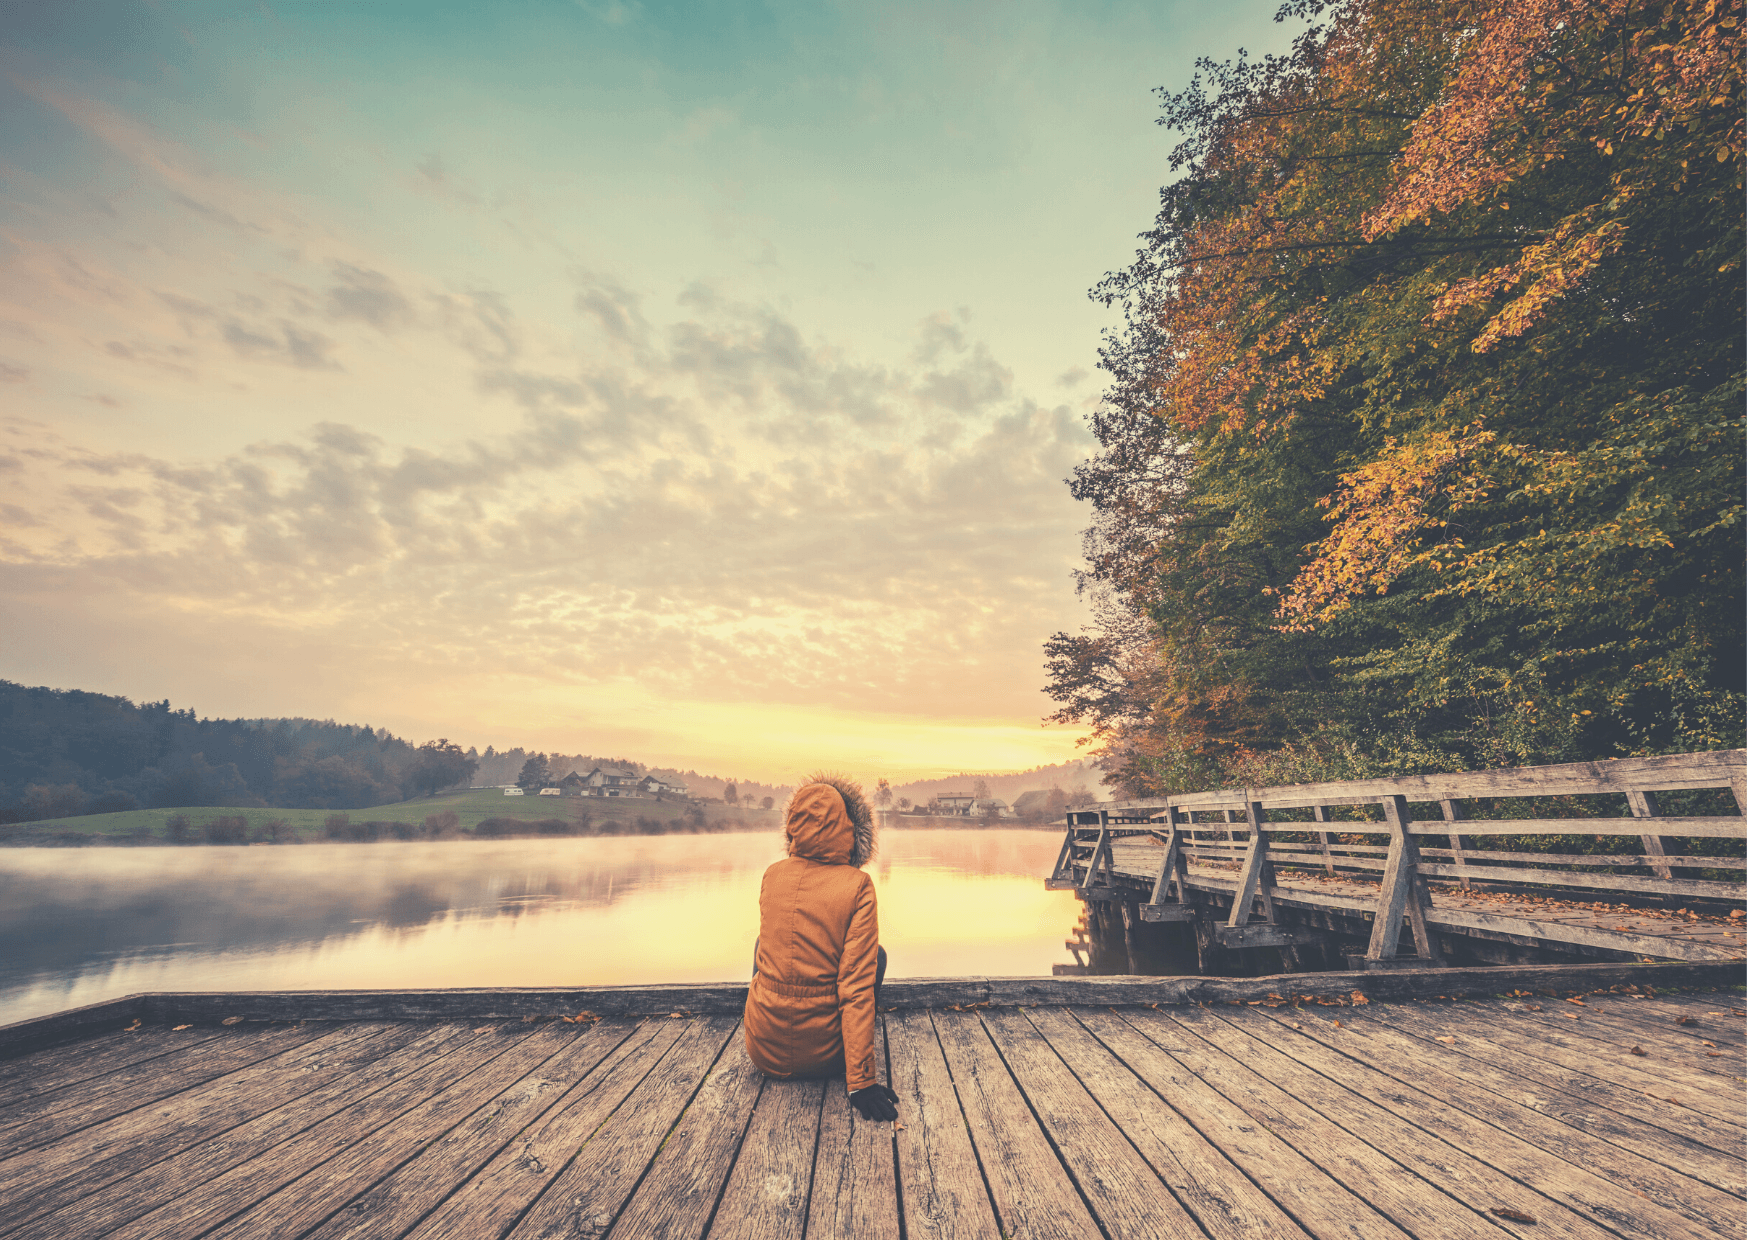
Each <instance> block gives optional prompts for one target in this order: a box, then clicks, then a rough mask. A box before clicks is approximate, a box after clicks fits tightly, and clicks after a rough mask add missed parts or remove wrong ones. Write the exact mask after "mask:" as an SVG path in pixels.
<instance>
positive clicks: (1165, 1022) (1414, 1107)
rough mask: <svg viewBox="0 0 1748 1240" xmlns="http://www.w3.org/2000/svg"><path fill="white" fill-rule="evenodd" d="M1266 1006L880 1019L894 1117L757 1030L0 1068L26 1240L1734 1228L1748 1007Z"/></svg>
mask: <svg viewBox="0 0 1748 1240" xmlns="http://www.w3.org/2000/svg"><path fill="white" fill-rule="evenodd" d="M1271 1003H1272V1001H1271ZM1271 1003H1264V1004H1230V1005H1228V1004H1220V1005H1214V1006H1206V1007H1198V1006H1181V1007H1171V1008H1166V1007H1161V1008H1159V1009H1158V1010H1153V1009H1149V1008H1136V1007H1129V1008H1086V1007H1036V1008H1012V1007H1010V1008H984V1009H972V1010H935V1011H927V1010H911V1011H903V1012H890V1013H886V1014H884V1015H883V1016H882V1018H881V1020H882V1053H883V1054H884V1055H885V1056H886V1058H887V1064H888V1072H889V1077H890V1080H891V1081H892V1082H893V1084H894V1086H895V1088H896V1089H897V1090H898V1092H899V1094H900V1097H901V1103H900V1106H901V1111H902V1116H901V1120H900V1122H899V1123H898V1124H897V1125H882V1124H870V1123H863V1122H861V1121H859V1120H857V1119H856V1118H855V1117H854V1114H853V1112H852V1111H851V1110H850V1109H849V1107H848V1105H847V1103H846V1101H845V1098H844V1094H843V1089H842V1085H841V1084H827V1083H825V1082H818V1081H811V1082H808V1081H804V1082H776V1081H767V1080H764V1079H763V1078H761V1077H760V1075H759V1074H758V1073H757V1072H756V1071H754V1069H753V1068H752V1066H751V1064H750V1063H749V1062H748V1060H747V1058H746V1055H745V1052H744V1050H743V1049H742V1043H741V1039H740V1036H739V1027H738V1021H737V1020H736V1019H735V1018H734V1017H732V1016H698V1017H685V1016H677V1017H670V1018H627V1017H609V1018H607V1019H603V1020H600V1021H598V1022H595V1023H592V1024H570V1023H560V1022H557V1021H537V1022H534V1023H525V1022H522V1021H515V1022H505V1021H501V1020H494V1021H487V1022H484V1023H479V1022H465V1023H456V1022H450V1023H429V1022H410V1021H374V1022H367V1021H353V1022H332V1021H311V1022H306V1023H302V1024H277V1025H268V1024H254V1023H251V1024H242V1025H238V1026H236V1027H235V1028H228V1029H227V1028H222V1027H219V1026H215V1025H205V1026H184V1027H182V1028H180V1029H176V1030H170V1029H163V1028H157V1029H154V1028H146V1029H144V1030H141V1031H139V1032H132V1033H130V1032H121V1033H111V1034H105V1035H103V1036H99V1037H93V1038H90V1039H87V1040H85V1041H82V1042H78V1043H75V1044H73V1045H70V1046H62V1047H58V1048H55V1049H50V1050H44V1051H38V1052H36V1053H33V1054H30V1055H26V1056H23V1057H21V1058H17V1059H13V1060H10V1061H7V1062H5V1063H0V1236H3V1237H5V1238H6V1240H27V1238H41V1240H50V1238H52V1240H76V1238H78V1237H93V1238H95V1237H107V1238H111V1240H119V1238H128V1240H144V1238H146V1237H164V1238H170V1237H174V1238H176V1240H190V1238H192V1237H204V1236H212V1237H233V1236H260V1237H274V1238H275V1240H290V1238H292V1237H306V1236H307V1237H341V1236H346V1237H364V1236H373V1237H385V1238H386V1237H400V1236H416V1237H432V1238H435V1237H467V1238H468V1240H481V1238H491V1237H501V1236H515V1237H537V1236H538V1237H557V1236H611V1237H614V1238H616V1240H617V1238H619V1237H633V1236H660V1237H668V1238H679V1237H694V1236H706V1235H708V1236H711V1237H742V1236H744V1237H758V1238H760V1240H766V1238H769V1237H821V1238H823V1237H835V1236H856V1237H876V1238H878V1237H897V1236H899V1235H901V1234H903V1235H906V1236H908V1237H912V1238H916V1237H935V1236H942V1237H946V1236H953V1237H961V1236H963V1237H990V1238H992V1240H993V1238H994V1237H997V1236H1001V1235H1005V1236H1011V1237H1020V1236H1025V1237H1041V1236H1084V1237H1087V1238H1088V1240H1094V1238H1096V1237H1099V1236H1100V1235H1101V1234H1102V1235H1104V1236H1109V1237H1143V1236H1145V1237H1150V1238H1151V1237H1161V1236H1163V1237H1203V1236H1207V1237H1232V1238H1233V1240H1237V1238H1238V1237H1247V1238H1248V1237H1256V1236H1270V1237H1292V1236H1314V1237H1319V1238H1322V1237H1330V1238H1333V1237H1337V1236H1340V1237H1344V1238H1349V1240H1351V1238H1354V1237H1392V1238H1402V1237H1410V1236H1412V1237H1433V1236H1437V1237H1499V1236H1501V1235H1507V1234H1509V1235H1521V1236H1565V1237H1594V1238H1595V1240H1605V1238H1610V1237H1613V1238H1616V1240H1618V1238H1619V1237H1621V1236H1644V1237H1652V1236H1656V1237H1670V1236H1711V1235H1727V1236H1738V1235H1740V1234H1741V1226H1742V1218H1743V1209H1744V1201H1743V1196H1744V1184H1743V1137H1744V1128H1743V1079H1744V1041H1745V1039H1744V1022H1743V1014H1742V999H1741V998H1740V997H1739V996H1737V995H1735V994H1732V993H1729V992H1712V993H1701V994H1687V995H1663V996H1657V997H1626V996H1623V995H1613V994H1611V995H1607V996H1590V997H1589V998H1588V999H1587V1001H1586V1002H1584V1003H1583V1004H1582V1005H1580V1004H1578V1003H1574V1002H1570V1001H1567V1000H1562V999H1556V998H1534V997H1520V998H1518V999H1514V1000H1482V1001H1464V1002H1449V1003H1439V1002H1426V1003H1389V1004H1386V1003H1381V1002H1375V1003H1370V1004H1367V1005H1365V1006H1310V1005H1307V1006H1305V1007H1302V1008H1301V1007H1295V1006H1292V1005H1290V1004H1286V1003H1280V1004H1274V1005H1271ZM1526 1219H1533V1220H1534V1222H1529V1221H1526ZM901 1220H902V1226H903V1231H902V1233H901V1230H900V1227H901Z"/></svg>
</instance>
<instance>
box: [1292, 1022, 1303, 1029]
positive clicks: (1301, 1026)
mask: <svg viewBox="0 0 1748 1240" xmlns="http://www.w3.org/2000/svg"><path fill="white" fill-rule="evenodd" d="M1304 1027H1305V1026H1304V1025H1301V1024H1300V1023H1299V1022H1298V1021H1294V1022H1293V1028H1295V1029H1303V1028H1304Z"/></svg>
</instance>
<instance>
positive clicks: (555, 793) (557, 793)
mask: <svg viewBox="0 0 1748 1240" xmlns="http://www.w3.org/2000/svg"><path fill="white" fill-rule="evenodd" d="M540 795H541V796H543V797H562V796H563V795H564V789H563V788H542V789H541V790H540Z"/></svg>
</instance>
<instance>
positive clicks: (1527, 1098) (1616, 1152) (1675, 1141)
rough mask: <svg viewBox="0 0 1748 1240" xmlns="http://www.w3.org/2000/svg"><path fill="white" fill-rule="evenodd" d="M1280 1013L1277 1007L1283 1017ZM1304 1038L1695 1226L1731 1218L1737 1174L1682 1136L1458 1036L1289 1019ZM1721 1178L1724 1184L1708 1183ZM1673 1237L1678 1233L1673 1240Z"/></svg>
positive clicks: (1311, 1017)
mask: <svg viewBox="0 0 1748 1240" xmlns="http://www.w3.org/2000/svg"><path fill="white" fill-rule="evenodd" d="M1289 1010H1290V1009H1280V1010H1279V1012H1278V1013H1277V1014H1285V1013H1286V1012H1288V1011H1289ZM1288 1019H1291V1020H1294V1021H1296V1022H1297V1023H1298V1024H1299V1025H1300V1026H1301V1031H1302V1032H1304V1033H1305V1035H1306V1036H1308V1037H1311V1038H1314V1039H1316V1040H1317V1041H1319V1042H1322V1043H1323V1044H1324V1045H1325V1046H1328V1047H1329V1048H1331V1049H1333V1050H1335V1051H1337V1052H1339V1053H1341V1054H1343V1055H1345V1056H1347V1057H1349V1058H1352V1059H1358V1060H1363V1061H1364V1062H1365V1063H1366V1064H1368V1065H1370V1066H1371V1067H1373V1068H1375V1069H1376V1070H1377V1071H1379V1072H1381V1073H1383V1074H1385V1075H1386V1076H1389V1077H1391V1078H1392V1079H1394V1080H1396V1081H1397V1082H1399V1083H1400V1084H1401V1085H1402V1086H1405V1087H1412V1088H1416V1089H1425V1090H1427V1091H1429V1092H1432V1091H1436V1093H1437V1094H1438V1095H1439V1096H1442V1097H1443V1098H1444V1100H1445V1101H1447V1102H1449V1103H1450V1104H1451V1105H1453V1106H1456V1107H1458V1108H1459V1109H1461V1110H1464V1111H1467V1112H1468V1113H1469V1114H1471V1115H1475V1116H1478V1117H1480V1118H1482V1119H1485V1120H1487V1121H1488V1122H1489V1123H1491V1124H1493V1125H1494V1126H1496V1127H1502V1128H1504V1129H1506V1130H1507V1131H1509V1132H1511V1133H1512V1134H1514V1135H1515V1136H1517V1137H1519V1138H1521V1139H1523V1140H1525V1141H1528V1142H1529V1143H1530V1144H1532V1145H1534V1146H1537V1147H1539V1148H1541V1149H1542V1150H1544V1151H1546V1153H1547V1156H1548V1157H1549V1158H1550V1159H1553V1158H1558V1159H1562V1160H1564V1161H1565V1162H1568V1163H1571V1164H1572V1165H1574V1166H1581V1167H1584V1168H1586V1169H1587V1170H1589V1171H1591V1172H1593V1173H1594V1174H1596V1175H1599V1176H1601V1177H1602V1178H1604V1179H1606V1180H1610V1181H1612V1182H1614V1183H1616V1184H1619V1185H1621V1186H1623V1187H1625V1188H1627V1189H1630V1190H1631V1191H1632V1192H1634V1193H1635V1194H1637V1193H1643V1194H1644V1196H1645V1199H1646V1200H1647V1201H1651V1202H1655V1203H1656V1204H1658V1205H1660V1206H1662V1207H1664V1208H1665V1209H1668V1210H1672V1211H1674V1212H1675V1213H1677V1214H1680V1215H1682V1216H1683V1217H1685V1218H1688V1219H1690V1220H1693V1221H1695V1222H1701V1223H1706V1224H1707V1225H1708V1226H1709V1225H1711V1221H1712V1220H1715V1219H1716V1218H1718V1217H1720V1216H1721V1217H1725V1218H1727V1217H1729V1216H1731V1215H1732V1214H1739V1213H1740V1210H1741V1202H1740V1200H1738V1195H1739V1193H1740V1188H1739V1187H1738V1189H1737V1190H1736V1192H1735V1193H1732V1192H1731V1191H1730V1189H1729V1188H1728V1182H1729V1181H1730V1180H1734V1181H1735V1182H1736V1183H1737V1184H1738V1185H1740V1184H1741V1181H1742V1173H1741V1170H1740V1168H1739V1167H1737V1166H1732V1165H1730V1160H1728V1159H1726V1158H1725V1157H1724V1156H1722V1155H1720V1154H1718V1152H1717V1151H1715V1150H1711V1149H1708V1148H1707V1147H1705V1146H1703V1145H1701V1144H1699V1143H1698V1142H1696V1141H1693V1140H1692V1139H1690V1138H1688V1137H1684V1136H1681V1135H1679V1134H1677V1133H1674V1132H1671V1131H1669V1130H1659V1129H1657V1128H1655V1127H1653V1126H1651V1125H1649V1124H1645V1123H1641V1122H1639V1121H1636V1120H1633V1119H1631V1118H1629V1117H1625V1116H1622V1115H1620V1114H1619V1113H1617V1112H1613V1111H1611V1110H1610V1109H1609V1108H1608V1107H1607V1106H1606V1105H1599V1104H1598V1103H1597V1102H1596V1101H1594V1100H1590V1099H1585V1098H1582V1097H1573V1096H1571V1095H1569V1094H1567V1093H1565V1092H1563V1091H1561V1090H1559V1089H1558V1088H1553V1087H1550V1085H1549V1084H1548V1083H1547V1082H1545V1081H1542V1080H1539V1079H1537V1078H1536V1077H1533V1076H1522V1075H1519V1074H1517V1073H1516V1072H1515V1071H1514V1070H1512V1069H1510V1068H1499V1067H1495V1066H1493V1065H1494V1061H1493V1060H1491V1059H1485V1058H1477V1057H1476V1048H1477V1047H1478V1046H1481V1045H1483V1044H1482V1043H1480V1042H1479V1041H1478V1040H1475V1039H1471V1038H1470V1037H1469V1036H1468V1035H1467V1034H1461V1035H1457V1036H1456V1037H1455V1041H1454V1043H1453V1044H1451V1045H1450V1046H1448V1047H1447V1046H1446V1045H1445V1044H1442V1043H1441V1044H1437V1045H1436V1046H1435V1047H1433V1048H1428V1047H1427V1046H1426V1044H1425V1043H1424V1042H1421V1041H1420V1040H1419V1039H1417V1038H1413V1037H1410V1036H1409V1035H1406V1034H1404V1033H1402V1032H1401V1031H1399V1030H1397V1029H1395V1028H1393V1027H1391V1026H1390V1025H1387V1024H1383V1023H1380V1022H1377V1021H1374V1020H1370V1019H1366V1018H1354V1017H1350V1016H1347V1015H1343V1016H1342V1017H1340V1018H1339V1019H1340V1020H1341V1026H1340V1027H1339V1028H1337V1027H1335V1026H1334V1025H1333V1024H1332V1018H1330V1017H1325V1016H1322V1015H1320V1014H1318V1013H1312V1012H1303V1013H1296V1014H1294V1015H1292V1016H1290V1017H1288ZM1719 1179H1722V1180H1724V1181H1725V1183H1724V1184H1718V1183H1716V1181H1717V1180H1719ZM1677 1234H1679V1233H1677Z"/></svg>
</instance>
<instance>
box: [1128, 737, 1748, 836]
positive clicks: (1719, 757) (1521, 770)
mask: <svg viewBox="0 0 1748 1240" xmlns="http://www.w3.org/2000/svg"><path fill="white" fill-rule="evenodd" d="M1745 760H1748V750H1741V749H1724V750H1718V751H1715V752H1710V753H1690V754H1668V755H1664V756H1660V757H1655V758H1617V759H1614V760H1613V761H1605V762H1570V763H1563V764H1560V765H1555V766H1521V767H1510V768H1505V769H1501V770H1492V771H1459V772H1452V773H1449V774H1438V775H1406V776H1395V777H1392V778H1388V779H1354V780H1344V781H1340V782H1330V783H1320V784H1289V785H1284V786H1280V787H1271V788H1255V789H1251V790H1249V791H1248V792H1247V793H1244V794H1240V793H1237V792H1235V791H1233V790H1230V789H1228V790H1223V791H1214V792H1193V793H1173V794H1172V797H1171V800H1170V802H1169V803H1170V804H1172V805H1176V806H1177V807H1178V808H1180V809H1185V810H1204V809H1226V808H1237V807H1238V806H1239V805H1240V804H1241V803H1242V797H1243V796H1250V797H1254V798H1255V799H1256V800H1258V801H1260V802H1262V804H1263V805H1264V807H1266V808H1268V809H1283V808H1301V807H1306V806H1312V805H1319V804H1322V805H1359V804H1365V803H1370V802H1376V801H1378V800H1381V799H1382V798H1384V797H1387V796H1402V797H1405V798H1406V799H1408V800H1410V801H1423V802H1424V801H1443V800H1454V801H1465V800H1472V799H1475V798H1477V797H1523V796H1575V795H1586V794H1596V793H1607V792H1621V793H1624V792H1627V791H1629V790H1632V789H1638V790H1641V791H1645V790H1650V791H1658V792H1673V791H1677V790H1684V789H1696V788H1727V787H1731V786H1732V785H1733V781H1736V780H1739V779H1740V778H1741V776H1742V768H1743V763H1744V761H1745ZM1165 804H1167V802H1164V801H1158V800H1137V801H1118V802H1115V803H1114V804H1111V805H1108V806H1106V807H1105V809H1106V811H1107V812H1109V813H1111V814H1124V815H1127V814H1131V813H1151V812H1154V811H1156V810H1158V809H1160V808H1162V807H1163V806H1164V805H1165ZM1465 834H1467V832H1465ZM1619 834H1637V832H1620V833H1619Z"/></svg>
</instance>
